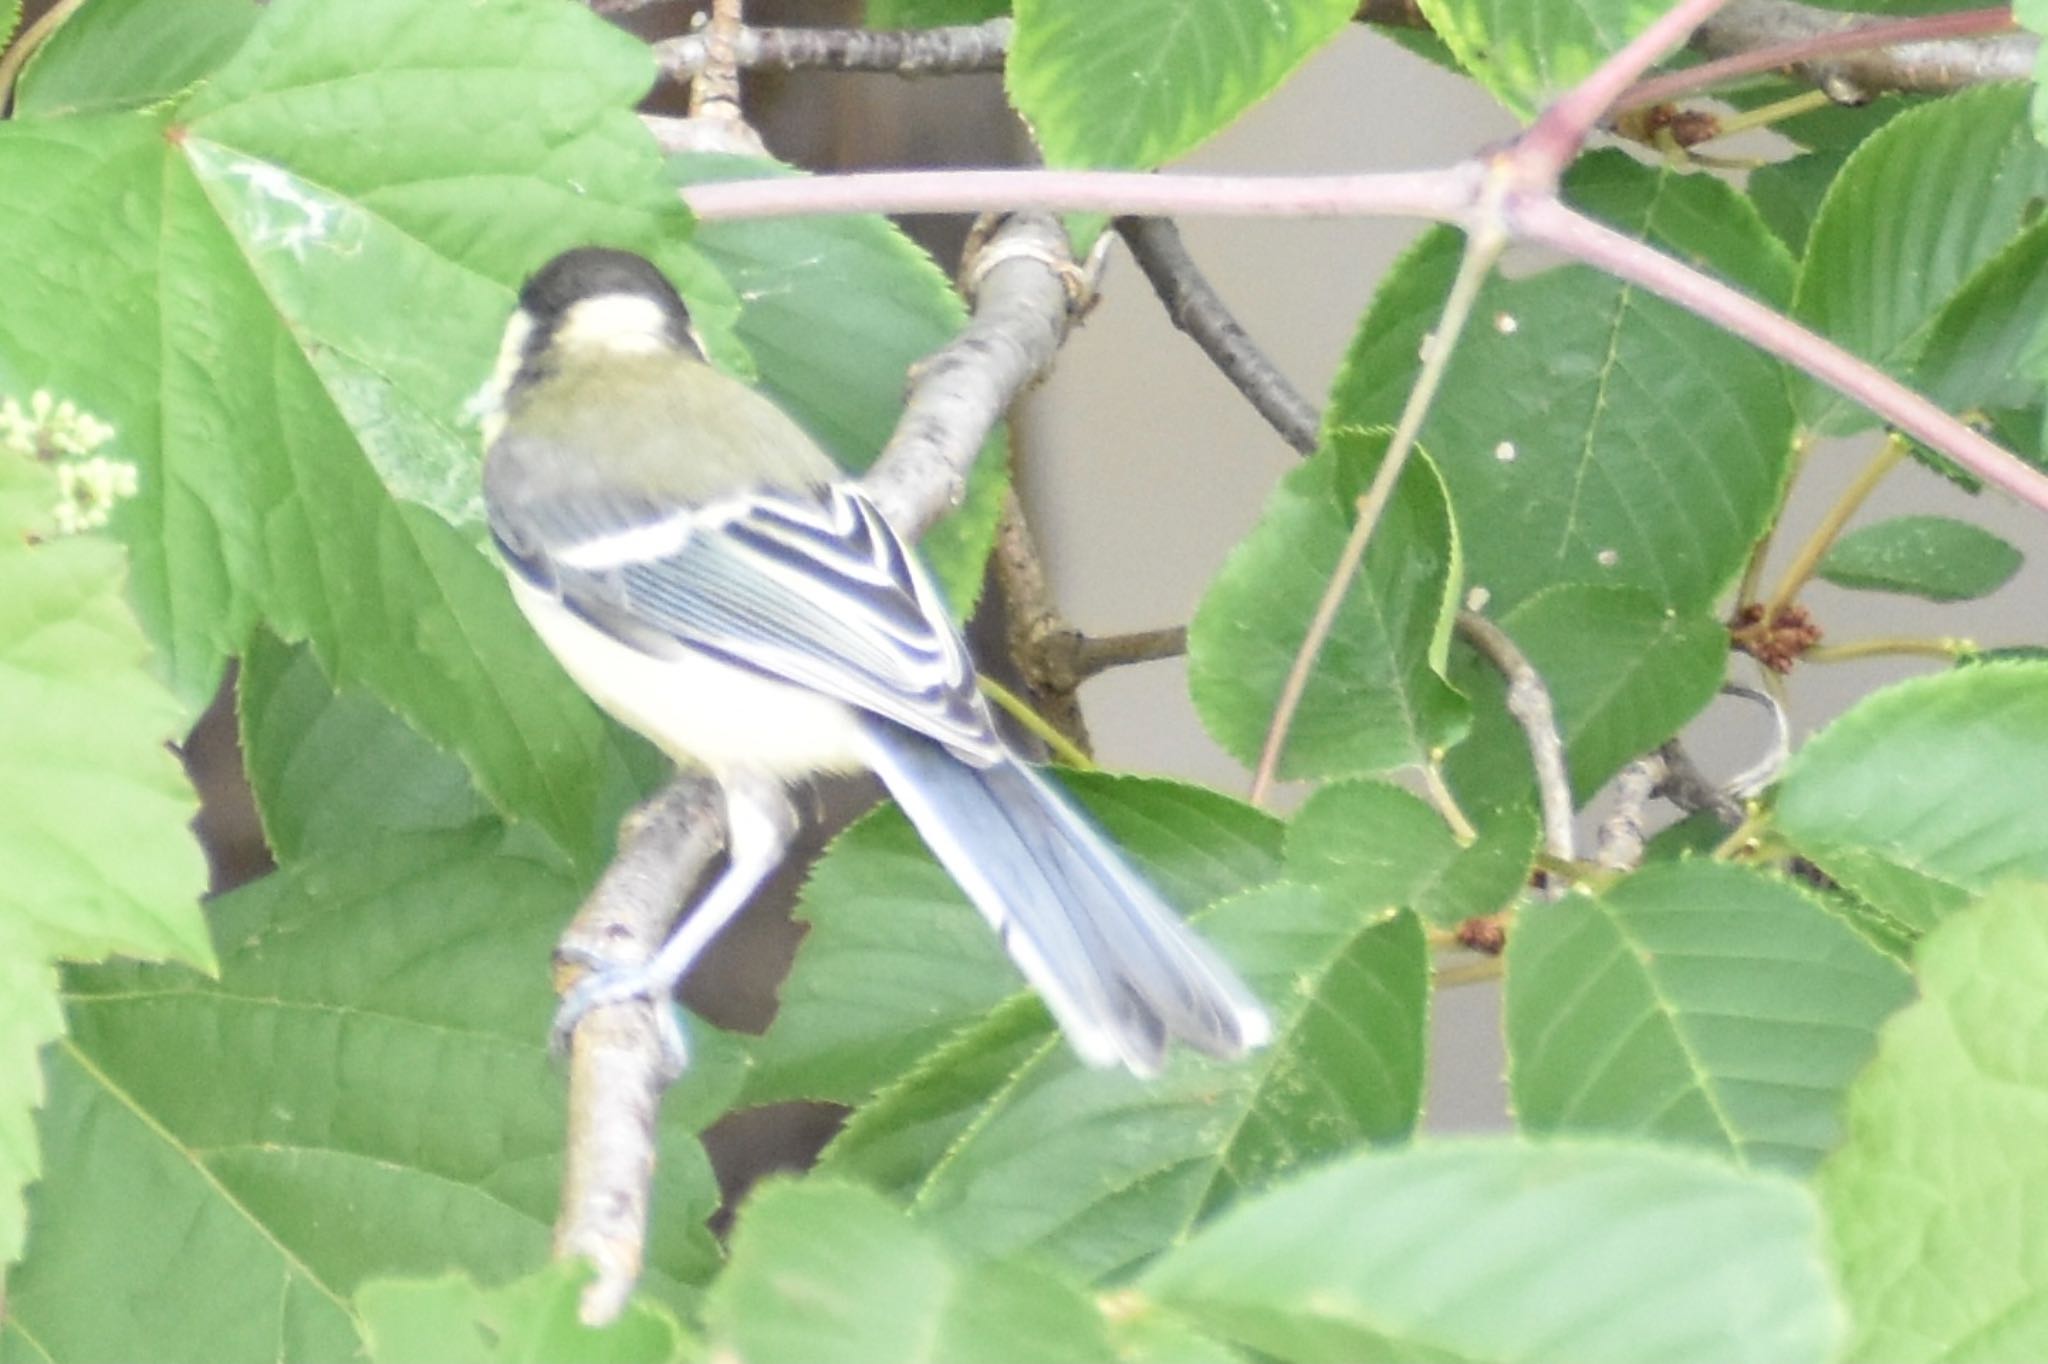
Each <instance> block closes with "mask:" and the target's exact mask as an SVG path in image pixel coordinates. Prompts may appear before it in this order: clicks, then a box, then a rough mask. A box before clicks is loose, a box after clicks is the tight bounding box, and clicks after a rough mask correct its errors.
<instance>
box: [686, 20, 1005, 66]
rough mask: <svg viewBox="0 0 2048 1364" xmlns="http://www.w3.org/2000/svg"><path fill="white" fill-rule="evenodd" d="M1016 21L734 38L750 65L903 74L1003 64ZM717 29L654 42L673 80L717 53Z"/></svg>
mask: <svg viewBox="0 0 2048 1364" xmlns="http://www.w3.org/2000/svg"><path fill="white" fill-rule="evenodd" d="M1010 29H1011V24H1010V21H1009V20H1008V19H990V20H988V21H987V22H986V23H980V24H957V25H951V26H945V27H939V28H906V29H872V28H749V29H743V30H742V31H741V32H740V34H739V37H738V39H737V41H735V43H734V44H733V60H734V62H735V63H736V64H737V65H738V66H739V67H740V68H741V69H742V70H747V71H807V70H809V71H817V70H824V71H880V72H888V73H892V74H894V75H898V76H952V75H963V74H969V73H972V72H977V71H1000V70H1002V69H1003V60H1004V58H1005V57H1007V56H1008V55H1009V49H1010ZM710 56H711V43H710V40H709V35H707V34H703V33H691V34H686V35H684V36H683V37H680V38H665V39H663V40H662V41H660V42H658V43H656V44H655V45H654V59H655V61H657V62H658V63H660V65H661V69H662V71H663V72H664V73H666V74H667V75H668V76H669V77H670V78H671V79H674V80H691V79H694V78H695V77H696V76H697V75H698V73H699V72H701V71H703V70H704V68H705V65H706V63H707V62H708V61H709V60H710Z"/></svg>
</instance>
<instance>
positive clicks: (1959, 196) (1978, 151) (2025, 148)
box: [1793, 86, 2048, 435]
mask: <svg viewBox="0 0 2048 1364" xmlns="http://www.w3.org/2000/svg"><path fill="white" fill-rule="evenodd" d="M2026 100H2027V92H2026V91H2025V90H2024V89H2022V88H2020V87H2018V86H1987V87H1984V88H1980V89H1977V90H1968V91H1964V92H1962V93H1960V94H1957V95H1952V96H1950V97H1948V98H1946V99H1942V100H1939V101H1936V102H1935V103H1932V104H1929V105H1927V106H1925V107H1924V108H1920V109H1914V110H1911V111H1909V112H1907V113H1904V114H1901V115H1900V116H1899V117H1897V118H1895V119H1893V120H1892V121H1891V122H1890V123H1888V124H1886V125H1885V127H1884V128H1882V129H1880V130H1879V131H1878V132H1876V133H1874V134H1873V135H1872V136H1871V137H1870V139H1869V140H1868V141H1866V142H1865V143H1864V144H1863V145H1862V146H1861V147H1859V148H1857V150H1856V151H1855V153H1854V154H1853V155H1852V156H1850V158H1849V160H1848V162H1847V164H1845V165H1844V166H1843V167H1842V170H1841V173H1840V174H1839V175H1837V176H1836V177H1835V180H1834V183H1833V184H1832V185H1831V186H1830V187H1829V188H1828V193H1827V197H1826V198H1825V199H1824V200H1822V202H1821V207H1820V214H1819V216H1818V217H1817V218H1816V219H1815V221H1814V225H1813V232H1812V235H1811V237H1810V239H1809V240H1808V243H1807V249H1806V256H1805V260H1804V263H1803V265H1802V267H1801V271H1800V276H1799V287H1798V289H1797V291H1796V292H1795V294H1794V296H1793V313H1794V315H1795V316H1797V317H1798V318H1799V320H1800V321H1802V322H1804V323H1806V324H1807V325H1808V326H1810V327H1812V328H1814V329H1815V330H1816V331H1818V332H1820V333H1821V334H1822V335H1824V336H1826V337H1828V338H1829V339H1830V340H1833V341H1835V342H1837V343H1838V344H1840V345H1842V346H1844V347H1846V348H1847V349H1849V350H1851V351H1853V352H1855V353H1856V354H1857V355H1860V356H1862V357H1863V358H1864V359H1866V360H1869V361H1871V362H1872V363H1873V364H1876V365H1879V366H1881V367H1883V368H1885V369H1887V370H1889V371H1891V372H1892V373H1894V374H1899V375H1910V374H1911V372H1912V369H1913V366H1914V365H1915V363H1916V362H1917V361H1918V359H1919V357H1920V356H1921V354H1922V353H1923V350H1924V348H1925V347H1926V345H1927V342H1928V336H1929V332H1930V329H1931V328H1932V327H1933V326H1934V324H1935V322H1936V319H1937V317H1938V316H1939V314H1940V313H1941V310H1942V308H1943V306H1944V305H1945V304H1947V302H1948V301H1949V299H1950V298H1951V296H1953V295H1954V294H1955V293H1956V291H1957V290H1958V289H1961V288H1962V287H1963V286H1964V285H1965V283H1966V282H1967V281H1968V280H1969V279H1970V277H1971V275H1972V274H1973V273H1974V272H1975V271H1976V270H1977V269H1978V268H1979V267H1981V266H1984V265H1985V264H1987V263H1988V262H1990V261H1991V260H1992V259H1993V258H1994V257H1996V256H1997V255H1998V253H1999V252H2000V251H2001V250H2003V249H2004V248H2005V247H2006V245H2007V243H2008V242H2010V241H2011V240H2012V238H2013V236H2014V235H2015V234H2016V233H2017V232H2019V231H2020V229H2021V228H2023V227H2026V226H2028V225H2029V224H2030V223H2032V221H2033V219H2034V217H2035V215H2036V214H2037V213H2038V211H2039V205H2040V202H2041V199H2042V197H2043V196H2044V195H2048V149H2044V148H2043V147H2042V146H2041V144H2040V143H2039V142H2037V141H2035V139H2034V135H2033V132H2032V130H2031V129H2030V128H2029V127H2028V125H2027V119H2026ZM1800 409H1801V414H1802V416H1803V417H1804V418H1805V419H1806V421H1807V422H1808V423H1809V424H1811V425H1813V426H1815V427H1816V428H1817V429H1819V430H1821V431H1824V432H1827V433H1830V434H1837V435H1839V434H1843V433H1847V432H1852V431H1860V430H1867V429H1868V428H1870V427H1871V426H1873V425H1874V424H1875V422H1876V419H1875V418H1874V417H1872V416H1871V415H1870V414H1869V413H1868V412H1866V411H1864V410H1863V409H1862V408H1859V407H1856V406H1854V405H1853V404H1851V403H1849V402H1848V400H1846V399H1844V398H1841V397H1838V396H1837V395H1836V394H1835V393H1834V391H1833V390H1832V389H1825V388H1822V387H1820V386H1819V385H1818V384H1815V383H1807V384H1804V385H1803V386H1802V397H1801V401H1800Z"/></svg>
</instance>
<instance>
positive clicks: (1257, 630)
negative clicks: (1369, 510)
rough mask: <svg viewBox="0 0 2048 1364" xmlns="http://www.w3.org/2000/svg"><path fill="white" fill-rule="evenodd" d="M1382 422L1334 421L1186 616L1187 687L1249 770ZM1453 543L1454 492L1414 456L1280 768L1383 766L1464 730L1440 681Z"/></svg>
mask: <svg viewBox="0 0 2048 1364" xmlns="http://www.w3.org/2000/svg"><path fill="white" fill-rule="evenodd" d="M1386 446H1387V437H1386V435H1385V433H1383V432H1380V433H1369V432H1361V431H1332V432H1330V433H1329V434H1328V435H1327V436H1326V437H1325V440H1324V445H1323V448H1322V449H1321V450H1319V451H1318V452H1317V453H1316V454H1315V455H1314V456H1313V457H1312V458H1310V459H1308V460H1307V461H1305V462H1303V463H1302V464H1300V465H1298V466H1297V467H1295V468H1294V469H1292V470H1290V471H1289V472H1288V474H1287V476H1286V477H1285V478H1283V479H1281V481H1280V486H1279V487H1278V488H1277V489H1275V490H1274V492H1273V495H1272V497H1270V498H1269V499H1267V502H1266V508H1265V511H1264V512H1263V513H1261V515H1260V517H1259V523H1258V525H1257V526H1255V527H1254V528H1253V529H1252V533H1251V534H1250V535H1249V536H1247V537H1246V538H1245V539H1244V540H1243V541H1242V542H1241V543H1239V545H1238V546H1237V548H1236V549H1234V550H1232V551H1231V554H1230V558H1229V559H1228V560H1227V561H1226V562H1225V563H1224V565H1223V571H1222V572H1221V573H1219V574H1218V575H1217V577H1216V580H1215V581H1214V582H1213V583H1211V584H1210V585H1209V590H1208V591H1207V592H1206V593H1204V594H1203V597H1202V603H1201V605H1200V606H1198V607H1196V608H1195V618H1194V621H1193V623H1192V624H1191V625H1190V626H1189V627H1188V689H1189V691H1190V692H1191V693H1192V694H1193V696H1194V701H1195V708H1196V710H1197V711H1199V712H1200V713H1201V717H1202V723H1203V725H1204V726H1205V727H1206V728H1207V729H1208V731H1209V733H1210V734H1211V735H1212V736H1214V738H1215V739H1216V741H1217V742H1218V743H1220V744H1222V745H1223V747H1224V748H1226V749H1228V750H1229V751H1230V753H1231V754H1232V756H1234V757H1236V758H1237V759H1238V760H1239V761H1240V762H1243V763H1245V764H1246V765H1247V766H1249V765H1250V764H1252V763H1253V762H1255V761H1256V760H1257V759H1258V756H1259V753H1260V750H1261V749H1262V748H1263V747H1264V744H1265V739H1266V730H1267V727H1268V726H1269V725H1270V724H1271V723H1272V718H1273V711H1274V707H1275V706H1276V705H1277V704H1278V701H1279V698H1280V694H1281V690H1282V688H1283V686H1284V685H1285V683H1286V679H1287V676H1288V673H1289V672H1290V671H1291V670H1292V669H1293V666H1294V658H1295V655H1296V653H1297V652H1299V650H1300V648H1301V643H1302V640H1303V639H1304V638H1306V636H1307V634H1308V625H1309V621H1310V619H1311V618H1312V617H1313V616H1314V615H1315V612H1316V605H1317V602H1318V601H1319V600H1320V599H1321V597H1322V595H1323V591H1324V589H1325V588H1326V587H1327V586H1328V585H1329V582H1330V578H1331V575H1332V573H1334V572H1335V570H1336V566H1337V561H1338V557H1339V555H1340V554H1341V552H1342V551H1343V547H1344V543H1345V541H1346V540H1347V539H1348V538H1349V537H1350V535H1351V529H1352V526H1353V525H1354V524H1355V522H1356V520H1357V505H1356V504H1357V501H1358V498H1359V496H1360V495H1361V494H1362V493H1363V492H1364V491H1365V488H1366V485H1367V484H1368V483H1370V482H1371V481H1372V475H1373V471H1374V470H1375V469H1376V468H1378V466H1379V461H1380V456H1381V455H1383V454H1384V453H1385V452H1386ZM1458 555H1459V546H1458V539H1457V533H1456V531H1455V530H1454V528H1453V526H1452V523H1451V520H1450V515H1449V512H1448V511H1447V509H1446V508H1445V505H1444V488H1443V484H1442V483H1441V482H1440V481H1439V480H1438V478H1437V475H1436V472H1435V470H1434V469H1432V468H1431V467H1430V464H1429V461H1428V460H1427V459H1426V458H1424V457H1422V456H1421V455H1420V453H1419V452H1418V453H1417V455H1416V456H1415V457H1414V458H1413V459H1412V460H1411V461H1410V463H1409V467H1408V468H1407V469H1405V470H1403V471H1402V474H1401V480H1400V483H1399V484H1398V485H1397V486H1396V488H1395V490H1394V495H1393V496H1392V497H1391V498H1389V499H1388V501H1387V506H1386V510H1385V512H1384V513H1382V515H1381V517H1380V521H1379V524H1378V526H1376V527H1375V528H1374V530H1373V535H1372V542H1371V544H1370V546H1369V547H1368V548H1367V550H1366V555H1365V562H1364V564H1363V565H1362V566H1361V567H1360V569H1359V571H1358V574H1357V576H1356V577H1355V578H1354V579H1353V581H1352V584H1351V588H1350V591H1348V592H1347V593H1346V594H1345V596H1344V602H1343V605H1342V607H1341V608H1340V609H1339V610H1338V612H1337V616H1336V620H1335V623H1334V626H1333V628H1332V629H1331V631H1330V635H1329V639H1328V641H1327V642H1326V643H1325V644H1324V646H1323V650H1322V653H1321V655H1320V656H1319V657H1318V659H1317V660H1316V665H1315V668H1314V670H1313V671H1312V672H1311V673H1310V674H1309V681H1308V687H1307V689H1306V690H1305V691H1304V692H1303V693H1302V698H1301V705H1300V708H1299V709H1298V710H1297V711H1296V712H1295V716H1294V724H1293V727H1292V728H1291V729H1290V730H1289V731H1288V740H1287V746H1286V749H1285V750H1284V752H1283V753H1282V756H1281V762H1280V772H1281V773H1282V775H1284V776H1289V777H1327V776H1345V775H1351V774H1355V773H1368V772H1384V771H1389V770H1392V769H1394V768H1399V767H1403V766H1407V765H1410V764H1420V763H1423V762H1426V761H1428V759H1429V756H1430V754H1431V753H1432V752H1433V751H1434V750H1436V749H1438V748H1440V747H1442V746H1443V745H1445V744H1447V743H1449V742H1451V741H1452V740H1453V739H1455V738H1456V737H1457V735H1458V734H1459V733H1461V732H1462V731H1463V728H1464V723H1465V706H1464V704H1463V702H1462V700H1461V699H1460V698H1459V696H1458V695H1457V693H1455V692H1454V691H1452V690H1451V688H1450V685H1449V684H1448V683H1446V682H1445V681H1444V679H1443V676H1442V668H1443V651H1444V646H1445V631H1446V629H1447V628H1448V625H1449V619H1450V612H1451V609H1452V602H1453V599H1454V597H1455V594H1456V592H1457V585H1458Z"/></svg>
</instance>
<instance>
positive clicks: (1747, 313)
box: [1507, 196, 2048, 511]
mask: <svg viewBox="0 0 2048 1364" xmlns="http://www.w3.org/2000/svg"><path fill="white" fill-rule="evenodd" d="M1507 215H1508V217H1509V218H1510V219H1511V230H1512V231H1513V233H1514V235H1515V236H1516V238H1517V239H1519V240H1522V241H1529V242H1536V243H1538V244H1539V245H1543V246H1548V247H1551V248H1553V249H1554V250H1557V251H1561V252H1563V253H1564V254H1566V255H1568V256H1571V257H1573V258H1574V259H1577V260H1582V261H1584V262H1586V263H1587V264H1588V265H1595V266H1598V267H1599V268H1600V269H1602V270H1605V271H1607V272H1608V273H1609V274H1611V275H1614V276H1615V277H1616V278H1618V279H1625V280H1628V281H1629V282H1630V283H1633V284H1639V285H1641V286H1642V287H1643V288H1645V289H1648V290H1649V291H1650V292H1651V293H1654V294H1656V295H1658V296H1659V297H1662V298H1667V299H1669V300H1670V301H1671V302H1673V303H1676V304H1678V305H1679V306H1680V307H1682V308H1684V309H1686V310H1687V311H1688V312H1692V313H1696V314H1698V315H1699V316H1701V317H1704V318H1706V319H1707V320H1708V321H1709V322H1712V323H1715V324H1716V325H1718V326H1720V327H1722V328H1724V329H1726V330H1727V331H1729V332H1731V333H1733V334H1734V335H1736V336H1739V337H1741V338H1742V339H1743V340H1745V341H1748V342H1750V343H1751V344H1753V345H1755V346H1757V347H1759V348H1761V349H1762V350H1764V351H1766V352H1768V353H1769V354H1772V355H1775V356H1777V357H1779V358H1780V359H1782V360H1785V361H1786V362H1787V363H1789V364H1793V365H1796V366H1798V367H1799V368H1800V369H1803V370H1805V371H1806V372H1807V373H1808V374H1811V375H1812V376H1813V377H1814V378H1816V379H1819V380H1820V381H1821V382H1822V383H1825V384H1828V385H1829V386H1831V387H1833V388H1834V389H1835V390H1836V391H1837V392H1839V393H1841V394H1843V395H1844V396H1846V397H1849V398H1852V399H1854V400H1855V401H1857V402H1859V403H1862V404H1863V405H1864V406H1865V407H1867V408H1869V409H1870V410H1871V411H1872V412H1875V413H1876V414H1877V415H1878V416H1879V417H1881V418H1883V419H1884V420H1885V421H1886V422H1889V423H1890V424H1891V425H1893V426H1896V427H1898V428H1899V429H1900V430H1901V431H1904V432H1905V433H1906V434H1908V435H1910V436H1914V437H1917V438H1918V439H1920V440H1922V441H1925V442H1926V443H1927V444H1928V445H1930V446H1933V447H1934V448H1935V449H1937V450H1939V451H1941V452H1942V453H1943V454H1945V455H1947V456H1948V457H1949V458H1951V459H1953V460H1954V461H1955V462H1956V463H1958V464H1960V465H1962V466H1963V467H1964V468H1966V469H1968V470H1969V471H1970V472H1971V473H1973V474H1975V475H1977V476H1978V477H1979V478H1981V479H1983V480H1984V481H1985V482H1986V483H1990V484H1993V485H1995V486H1997V487H2000V488H2003V489H2004V490H2005V491H2007V492H2009V493H2011V494H2012V495H2013V496H2014V497H2017V498H2019V499H2021V500H2022V501H2024V502H2028V503H2031V504H2032V505H2033V506H2035V507H2038V508H2040V509H2041V510H2043V511H2048V474H2043V473H2042V472H2041V471H2040V470H2038V469H2036V468H2034V467H2033V466H2032V465H2030V464H2027V463H2026V462H2024V461H2023V460H2021V459H2019V458H2018V457H2017V456H2015V455H2013V454H2012V453H2011V452H2009V451H2007V450H2004V449H2001V448H2000V447H1999V446H1997V445H1996V444H1994V443H1992V442H1991V441H1988V440H1986V439H1985V438H1984V437H1983V436H1980V435H1978V434H1977V433H1976V432H1975V431H1972V430H1971V429H1970V428H1969V427H1967V426H1965V425H1964V424H1963V423H1962V422H1959V421H1957V420H1956V419H1955V418H1954V417H1951V416H1950V415H1949V414H1948V413H1946V412H1944V411H1942V410H1941V409H1940V408H1939V407H1937V406H1935V405H1934V404H1933V403H1931V402H1929V401H1928V400H1927V399H1926V398H1923V397H1921V396H1920V395H1919V394H1918V393H1915V392H1914V391H1913V390H1912V389H1910V388H1907V387H1906V386H1905V385H1904V384H1901V383H1900V382H1899V381H1898V380H1896V379H1894V378H1892V377H1891V376H1890V375H1888V374H1886V373H1885V372H1884V371H1882V370H1880V369H1878V368H1877V367H1876V366H1875V365H1872V364H1870V363H1868V362H1867V361H1863V360H1859V359H1857V358H1856V357H1855V356H1853V355H1851V354H1850V353H1849V352H1847V351H1845V350H1843V349H1842V348H1841V347H1840V346H1837V345H1836V344H1835V343H1834V342H1832V341H1829V340H1828V339H1827V338H1825V337H1823V336H1819V335H1817V334H1815V333H1813V332H1810V331H1808V330H1807V329H1806V328H1804V327H1802V326H1800V325H1799V324H1798V323H1797V322H1794V321H1793V320H1792V319H1791V318H1789V317H1786V316H1785V315H1784V314H1783V313H1780V312H1777V311H1775V310H1774V309H1772V308H1769V307H1767V306H1765V305H1764V304H1762V303H1759V302H1757V301H1756V300H1755V299H1753V298H1751V297H1749V296H1748V295H1747V294H1743V293H1740V292H1738V291H1736V290H1735V289H1732V288H1730V287H1729V286H1728V285H1726V284H1723V283H1721V282H1720V281H1719V280H1717V279H1714V278H1712V277H1710V276H1708V275H1703V274H1701V273H1700V272H1699V271H1697V270H1694V269H1691V268H1690V267H1688V266H1685V265H1682V264H1680V263H1679V262H1678V261H1675V260H1673V259H1672V258H1671V257H1669V256H1666V255H1664V254H1663V253H1662V252H1659V251H1657V250H1655V249H1654V248H1652V247H1649V246H1646V245H1644V244H1643V243H1642V242H1639V241H1636V240H1634V239H1633V238H1630V237H1625V236H1623V235H1622V234H1621V233H1619V232H1616V231H1615V230H1614V229H1612V228H1610V227H1608V226H1606V225H1605V224H1603V223H1599V222H1596V221H1594V220H1593V219H1591V218H1588V217H1586V216H1585V215H1583V214H1580V213H1577V212H1574V211H1573V210H1572V209H1569V208H1567V207H1565V206H1564V205H1563V204H1562V203H1559V202H1558V201H1557V200H1556V199H1552V198H1547V197H1535V196H1532V197H1529V198H1527V199H1524V200H1520V201H1517V202H1515V203H1513V204H1511V205H1509V206H1508V208H1507Z"/></svg>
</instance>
